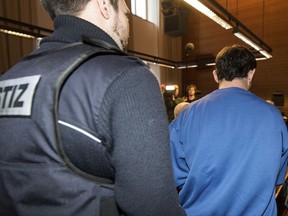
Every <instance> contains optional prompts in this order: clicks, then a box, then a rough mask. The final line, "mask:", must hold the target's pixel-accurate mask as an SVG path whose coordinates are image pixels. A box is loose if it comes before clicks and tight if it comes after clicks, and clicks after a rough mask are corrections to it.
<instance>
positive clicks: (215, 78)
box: [212, 70, 219, 83]
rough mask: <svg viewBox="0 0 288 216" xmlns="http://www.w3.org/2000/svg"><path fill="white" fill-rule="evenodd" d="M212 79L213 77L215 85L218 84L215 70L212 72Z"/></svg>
mask: <svg viewBox="0 0 288 216" xmlns="http://www.w3.org/2000/svg"><path fill="white" fill-rule="evenodd" d="M212 73H213V77H214V80H215V82H216V83H219V80H218V76H217V71H216V70H213V72H212Z"/></svg>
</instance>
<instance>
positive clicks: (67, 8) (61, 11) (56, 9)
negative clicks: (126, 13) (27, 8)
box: [40, 0, 119, 19]
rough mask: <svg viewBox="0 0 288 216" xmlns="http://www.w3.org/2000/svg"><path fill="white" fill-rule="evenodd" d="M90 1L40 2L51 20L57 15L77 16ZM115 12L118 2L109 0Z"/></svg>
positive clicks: (42, 0) (48, 0)
mask: <svg viewBox="0 0 288 216" xmlns="http://www.w3.org/2000/svg"><path fill="white" fill-rule="evenodd" d="M90 1H91V0H40V3H41V4H42V6H43V8H44V9H45V10H46V11H47V13H48V14H49V16H50V17H51V19H54V18H55V17H56V16H59V15H71V16H77V14H78V13H80V12H81V11H82V10H83V9H84V8H85V6H86V5H87V4H88V2H90ZM109 1H110V3H111V5H112V6H113V7H114V9H115V10H116V11H117V9H118V1H119V0H109Z"/></svg>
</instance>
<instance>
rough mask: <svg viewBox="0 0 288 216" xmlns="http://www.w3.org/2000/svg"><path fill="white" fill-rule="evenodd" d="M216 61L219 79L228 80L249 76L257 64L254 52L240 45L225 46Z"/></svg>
mask: <svg viewBox="0 0 288 216" xmlns="http://www.w3.org/2000/svg"><path fill="white" fill-rule="evenodd" d="M215 63H216V72H217V76H218V80H223V79H224V80H226V81H232V80H233V79H235V78H244V77H247V75H248V72H249V71H250V70H253V69H256V66H257V63H256V59H255V57H254V55H253V53H252V52H250V51H249V49H248V48H246V47H244V46H240V45H233V46H227V47H224V48H223V49H222V50H221V51H220V52H219V53H218V54H217V56H216V61H215Z"/></svg>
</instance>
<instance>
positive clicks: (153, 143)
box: [0, 0, 185, 216]
mask: <svg viewBox="0 0 288 216" xmlns="http://www.w3.org/2000/svg"><path fill="white" fill-rule="evenodd" d="M41 3H42V5H43V6H44V8H45V9H46V11H47V12H48V13H49V15H50V16H51V18H52V19H53V21H54V27H55V32H54V33H53V34H52V35H51V36H48V37H46V38H44V39H43V40H42V41H41V44H40V48H39V49H38V50H36V51H35V52H34V53H33V54H32V57H31V56H30V59H33V58H34V59H36V60H37V58H38V57H39V58H43V56H44V59H45V62H44V63H43V61H41V62H42V64H45V67H42V69H41V70H39V68H36V66H37V63H35V62H36V60H35V61H34V60H33V64H32V63H31V64H30V63H29V59H26V60H25V59H24V60H23V61H21V62H20V63H19V64H17V65H16V66H15V67H14V68H12V69H11V70H9V71H8V72H6V73H5V74H3V75H2V76H1V79H0V89H7V91H6V92H8V91H9V90H8V87H11V88H13V86H15V88H14V89H16V88H18V87H19V88H18V89H17V90H15V92H16V93H15V94H19V95H20V93H18V92H17V91H18V90H19V89H20V86H22V87H23V86H24V87H25V85H24V84H25V82H27V83H28V84H27V85H26V86H33V87H32V90H31V91H29V92H28V93H27V94H26V93H25V92H24V90H22V91H23V92H24V93H25V97H22V98H21V100H20V102H23V103H24V104H25V103H29V104H30V105H31V107H32V108H31V112H27V110H25V111H24V110H22V108H20V109H16V108H13V106H12V105H11V104H10V105H11V106H10V105H9V106H8V105H7V106H6V105H5V104H3V106H1V108H0V131H1V136H0V165H1V166H0V215H6V216H10V215H29V216H33V215H37V216H39V215H41V216H45V215H47V216H48V215H57V216H66V215H67V216H72V215H77V216H81V215H83V216H87V215H89V216H92V215H102V214H105V215H116V214H118V213H116V212H117V211H119V214H120V213H122V214H124V215H136V216H142V215H143V216H144V215H145V216H161V215H163V216H181V215H185V213H184V211H183V210H182V208H180V206H179V204H178V197H177V193H176V189H175V186H174V182H173V175H172V166H171V161H170V149H169V135H168V122H167V118H166V113H165V107H164V104H163V102H162V98H161V93H160V89H159V85H158V82H157V80H156V78H155V77H154V75H153V74H152V73H151V72H150V71H149V69H148V68H147V67H146V65H145V64H143V63H142V61H140V60H139V59H138V58H135V57H129V56H126V55H125V54H124V53H123V52H122V51H124V50H125V49H126V47H127V42H128V35H129V28H128V19H127V14H128V13H129V10H128V8H127V6H126V4H125V1H124V0H70V1H69V0H66V1H59V0H41ZM83 36H84V37H85V38H86V41H89V44H94V45H92V46H100V47H101V49H104V50H105V49H107V50H113V51H114V52H115V53H117V54H115V55H113V54H112V55H111V54H109V55H96V56H93V57H91V58H89V59H88V60H87V61H85V62H84V63H82V64H81V65H79V66H78V67H76V70H75V71H74V72H73V73H72V74H71V75H70V76H69V77H68V78H67V79H65V81H63V83H64V84H63V86H57V88H56V89H61V91H60V90H59V92H60V93H59V100H58V101H56V104H57V103H58V104H57V105H58V106H57V109H56V110H58V113H57V114H56V118H57V122H58V123H57V124H55V125H53V124H50V125H49V124H48V122H50V121H51V120H50V118H47V117H46V115H47V113H48V111H47V112H46V111H45V109H47V110H48V109H50V107H54V106H55V104H47V105H46V103H48V102H49V98H50V93H49V95H48V91H47V95H46V93H45V91H43V90H41V89H42V88H45V85H46V86H49V84H46V83H45V80H47V79H49V78H48V77H49V73H50V72H51V74H52V73H53V72H54V71H55V70H54V71H53V70H52V69H51V71H49V70H50V69H49V68H50V67H51V68H59V67H61V66H62V63H63V64H65V61H64V60H62V59H61V56H60V57H59V58H58V59H57V58H55V55H56V54H55V53H57V50H59V49H61V47H63V46H66V47H67V46H69V44H72V43H74V42H81V41H82V38H83ZM95 44H96V45H95ZM99 44H100V45H99ZM70 49H71V48H70ZM121 50H122V51H121ZM72 51H73V49H71V52H72ZM71 52H70V53H71ZM33 56H34V57H33ZM35 56H36V57H35ZM37 56H38V57H37ZM46 56H47V57H46ZM53 56H54V57H53ZM51 59H53V61H52V60H51ZM55 59H56V60H55ZM63 59H65V58H64V56H63ZM62 61H63V62H62ZM39 64H40V61H39ZM37 70H39V75H37V74H38V71H37ZM34 71H36V72H35V74H36V75H35V74H34V75H33V76H31V73H33V72H34ZM43 71H48V72H47V73H46V72H43ZM47 74H48V76H46V75H47ZM28 75H29V76H28ZM23 77H25V79H24V78H23ZM39 77H40V78H39ZM43 83H44V84H43ZM19 91H20V90H19ZM31 92H32V93H33V94H32V93H31ZM13 94H14V93H13ZM136 94H137V95H138V96H139V97H140V98H142V100H138V98H139V97H137V98H135V95H136ZM139 94H140V95H139ZM51 95H52V94H51ZM2 96H3V95H1V93H0V98H1V97H2ZM48 96H49V97H48ZM9 97H10V98H9ZM19 97H20V96H19ZM3 98H4V96H3V97H2V98H1V99H3ZM8 98H9V101H12V100H14V99H13V96H12V94H11V95H10V94H8V93H7V94H6V95H5V100H6V99H7V101H8ZM22 100H23V101H22ZM2 102H3V100H2ZM4 103H5V102H4ZM42 103H43V104H44V105H45V106H42ZM15 104H16V103H14V105H15ZM41 106H42V108H41ZM39 107H40V108H39ZM18 108H19V107H18ZM43 109H44V111H43ZM49 112H50V111H49ZM39 122H40V123H39ZM54 127H56V129H55V131H57V127H58V129H59V131H60V137H61V141H62V146H61V145H55V140H57V139H55V140H54V138H53V137H51V136H50V135H49V134H54ZM15 131H17V136H15V134H14V132H15ZM3 134H5V136H3ZM52 138H53V139H52ZM59 146H60V147H59ZM12 147H13V148H12ZM98 178H99V179H102V180H103V179H104V180H103V182H104V183H101V184H100V183H99V182H98ZM105 179H107V180H108V181H107V182H105ZM109 180H110V181H111V182H112V183H108V182H109ZM111 197H112V199H111ZM107 200H108V202H105V201H107ZM111 200H112V201H111ZM113 200H115V202H114V204H115V203H116V205H114V206H116V209H117V211H113V210H112V209H113ZM110 201H111V202H110ZM99 203H101V204H99ZM111 203H112V205H111ZM102 204H103V205H102ZM105 206H108V207H105ZM111 206H112V207H111ZM103 212H104V213H103ZM107 212H109V214H108V213H107Z"/></svg>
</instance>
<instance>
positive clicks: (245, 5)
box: [183, 0, 288, 115]
mask: <svg viewBox="0 0 288 216" xmlns="http://www.w3.org/2000/svg"><path fill="white" fill-rule="evenodd" d="M217 2H219V3H220V4H221V5H222V6H223V7H225V8H227V9H228V11H229V12H230V13H231V14H233V15H234V16H235V17H237V19H238V20H239V21H240V22H241V23H242V24H244V25H245V26H246V27H248V28H249V29H250V30H252V32H254V33H255V34H256V35H257V36H258V37H259V38H260V39H262V40H263V41H264V42H265V43H266V44H268V45H269V46H270V47H271V48H272V49H273V52H272V55H273V58H272V59H269V60H266V61H258V67H257V71H256V74H255V79H254V80H253V86H252V88H251V91H252V92H254V93H255V94H257V95H258V96H259V97H261V98H263V99H265V100H266V99H271V97H272V94H273V92H275V91H282V92H283V93H284V95H285V106H283V107H279V109H281V110H282V111H284V112H285V113H286V114H287V115H288V69H287V68H288V61H287V59H288V40H287V35H288V13H287V11H288V1H283V0H268V1H267V0H266V1H265V0H250V1H239V0H233V1H232V0H231V1H227V0H217ZM227 2H228V3H227ZM189 25H191V26H189V29H191V31H189V33H190V34H189V35H188V36H186V37H185V38H184V39H183V43H187V42H193V43H194V44H195V45H196V46H195V51H194V55H201V54H205V53H212V54H214V55H216V54H217V52H218V51H220V49H222V48H223V47H224V46H227V45H231V44H232V43H239V44H243V43H242V42H241V41H239V40H238V39H237V38H236V37H234V36H233V34H232V32H231V31H226V30H224V29H223V28H221V27H219V26H218V27H216V26H215V25H217V24H215V23H214V22H213V21H211V20H209V19H208V18H206V17H205V16H204V15H202V14H200V13H199V12H197V11H195V10H193V8H191V13H190V18H189ZM198 46H199V47H198ZM212 69H213V68H210V69H209V68H207V69H190V70H188V71H183V85H188V84H190V83H194V84H196V85H197V86H199V88H200V90H201V91H202V92H204V93H209V92H210V91H212V88H211V86H215V84H214V81H213V79H211V78H209V75H207V74H208V72H209V71H211V70H212ZM187 74H189V75H187ZM216 87H217V86H216Z"/></svg>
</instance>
